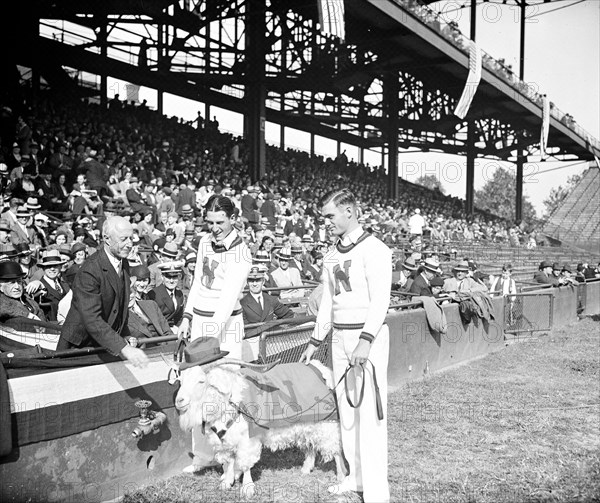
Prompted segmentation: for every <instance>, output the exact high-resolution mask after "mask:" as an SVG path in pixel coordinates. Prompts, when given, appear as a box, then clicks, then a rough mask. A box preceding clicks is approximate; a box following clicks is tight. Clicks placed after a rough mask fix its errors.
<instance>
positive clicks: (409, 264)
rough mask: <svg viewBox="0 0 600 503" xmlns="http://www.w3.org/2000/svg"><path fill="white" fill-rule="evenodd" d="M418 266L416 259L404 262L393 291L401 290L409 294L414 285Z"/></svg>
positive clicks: (408, 258) (408, 259)
mask: <svg viewBox="0 0 600 503" xmlns="http://www.w3.org/2000/svg"><path fill="white" fill-rule="evenodd" d="M417 269H418V266H417V264H416V262H415V259H413V258H412V257H407V258H406V260H405V261H404V262H402V263H401V264H400V271H399V275H398V281H396V283H395V284H394V285H392V289H393V290H400V291H402V292H409V291H410V288H411V286H412V284H413V281H414V277H415V275H416V273H417Z"/></svg>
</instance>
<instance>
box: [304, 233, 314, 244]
mask: <svg viewBox="0 0 600 503" xmlns="http://www.w3.org/2000/svg"><path fill="white" fill-rule="evenodd" d="M302 242H303V243H314V242H315V240H314V239H313V237H312V236H311V235H310V234H304V236H302Z"/></svg>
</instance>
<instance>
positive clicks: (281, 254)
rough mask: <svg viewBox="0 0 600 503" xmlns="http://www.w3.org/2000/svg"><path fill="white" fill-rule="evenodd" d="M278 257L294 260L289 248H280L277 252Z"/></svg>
mask: <svg viewBox="0 0 600 503" xmlns="http://www.w3.org/2000/svg"><path fill="white" fill-rule="evenodd" d="M277 257H278V258H279V260H292V254H291V253H290V251H289V250H288V249H283V248H282V249H281V250H279V252H278V253H277Z"/></svg>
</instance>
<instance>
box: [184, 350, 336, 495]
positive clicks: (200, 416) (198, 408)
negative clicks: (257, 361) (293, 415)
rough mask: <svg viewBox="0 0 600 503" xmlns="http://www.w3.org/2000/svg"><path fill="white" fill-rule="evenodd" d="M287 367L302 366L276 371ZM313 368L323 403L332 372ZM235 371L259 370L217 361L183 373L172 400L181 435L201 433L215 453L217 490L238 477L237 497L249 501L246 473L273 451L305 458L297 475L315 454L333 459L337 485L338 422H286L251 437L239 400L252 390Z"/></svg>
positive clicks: (251, 492) (308, 466) (249, 483)
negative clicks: (219, 472)
mask: <svg viewBox="0 0 600 503" xmlns="http://www.w3.org/2000/svg"><path fill="white" fill-rule="evenodd" d="M311 364H313V363H312V362H311ZM287 365H290V366H294V365H295V366H301V367H303V366H304V364H300V363H297V364H285V365H282V366H280V367H285V366H287ZM314 366H315V367H316V368H317V369H318V370H319V371H320V372H321V373H322V374H323V375H324V378H325V381H326V382H327V384H328V386H325V385H324V386H323V390H324V392H323V390H319V391H321V394H318V397H323V396H324V395H327V392H328V390H329V389H331V388H333V377H332V374H331V370H330V369H328V368H327V367H325V366H323V365H320V364H319V363H318V362H316V364H315V365H314ZM240 367H250V368H252V367H254V368H260V366H258V365H253V364H248V363H245V362H242V361H239V360H231V359H224V360H221V361H218V362H216V363H213V364H210V365H208V366H205V368H204V369H202V367H200V366H193V367H190V368H187V369H185V370H183V371H182V372H181V375H180V377H179V381H180V383H181V387H180V389H179V391H178V392H177V396H176V399H175V406H176V407H177V409H178V411H179V424H180V426H181V428H182V429H183V430H186V431H190V430H191V429H192V428H194V429H196V428H200V429H201V431H203V432H205V435H206V437H207V440H208V442H209V444H210V445H211V447H212V448H213V449H214V455H215V460H216V461H217V462H218V463H220V464H221V465H222V466H223V475H222V476H221V488H222V489H226V488H229V487H231V486H233V484H234V483H235V481H236V480H238V479H240V477H241V476H243V478H242V481H241V482H242V495H243V496H244V497H246V498H251V497H253V495H254V492H255V491H254V482H253V480H252V475H251V473H250V470H251V468H252V467H253V466H254V465H255V464H256V463H257V462H258V460H259V459H260V455H261V450H262V447H263V446H264V447H267V448H268V449H270V450H272V451H277V450H281V449H287V448H290V447H297V448H299V449H300V450H302V451H303V452H304V453H305V461H304V464H303V466H302V473H310V472H311V470H312V469H313V468H314V464H315V458H316V454H317V453H320V455H321V457H322V458H323V460H324V461H325V462H327V461H330V460H331V459H334V460H335V463H336V471H337V478H338V480H342V479H343V477H344V475H345V466H344V463H343V461H342V456H341V452H342V446H341V439H340V431H339V423H338V421H337V417H336V418H335V420H327V421H320V422H315V423H308V422H294V423H292V421H290V422H288V423H287V424H286V425H285V426H283V427H272V428H270V427H264V428H262V427H259V428H258V429H259V430H261V431H260V433H259V434H256V435H252V434H251V433H252V432H251V428H250V426H252V427H254V426H255V424H252V423H253V420H252V418H251V415H250V414H248V413H247V410H248V404H247V403H244V400H245V399H246V400H247V394H246V393H245V392H246V390H247V388H248V386H253V384H249V383H248V380H247V379H246V378H245V377H244V375H243V374H242V372H243V371H242V370H241V369H240ZM283 370H284V371H285V370H286V369H285V368H284V369H283ZM296 370H301V371H305V370H303V369H301V368H300V367H296ZM311 372H312V370H311ZM265 376H268V374H265ZM294 384H295V385H297V386H299V387H301V386H302V385H303V383H302V382H297V383H294ZM252 405H253V404H250V406H252ZM279 426H281V423H279ZM261 428H262V429H261ZM253 429H254V428H252V430H253Z"/></svg>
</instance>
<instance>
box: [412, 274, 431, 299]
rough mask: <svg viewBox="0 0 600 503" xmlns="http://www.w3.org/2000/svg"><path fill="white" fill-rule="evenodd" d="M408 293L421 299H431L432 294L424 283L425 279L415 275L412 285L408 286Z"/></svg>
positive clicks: (425, 282)
mask: <svg viewBox="0 0 600 503" xmlns="http://www.w3.org/2000/svg"><path fill="white" fill-rule="evenodd" d="M409 292H410V293H416V294H417V295H420V296H423V297H433V292H432V291H431V287H430V286H429V285H428V284H427V281H425V278H423V276H422V275H421V274H417V275H416V276H415V279H414V281H413V282H412V285H410V290H409Z"/></svg>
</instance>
